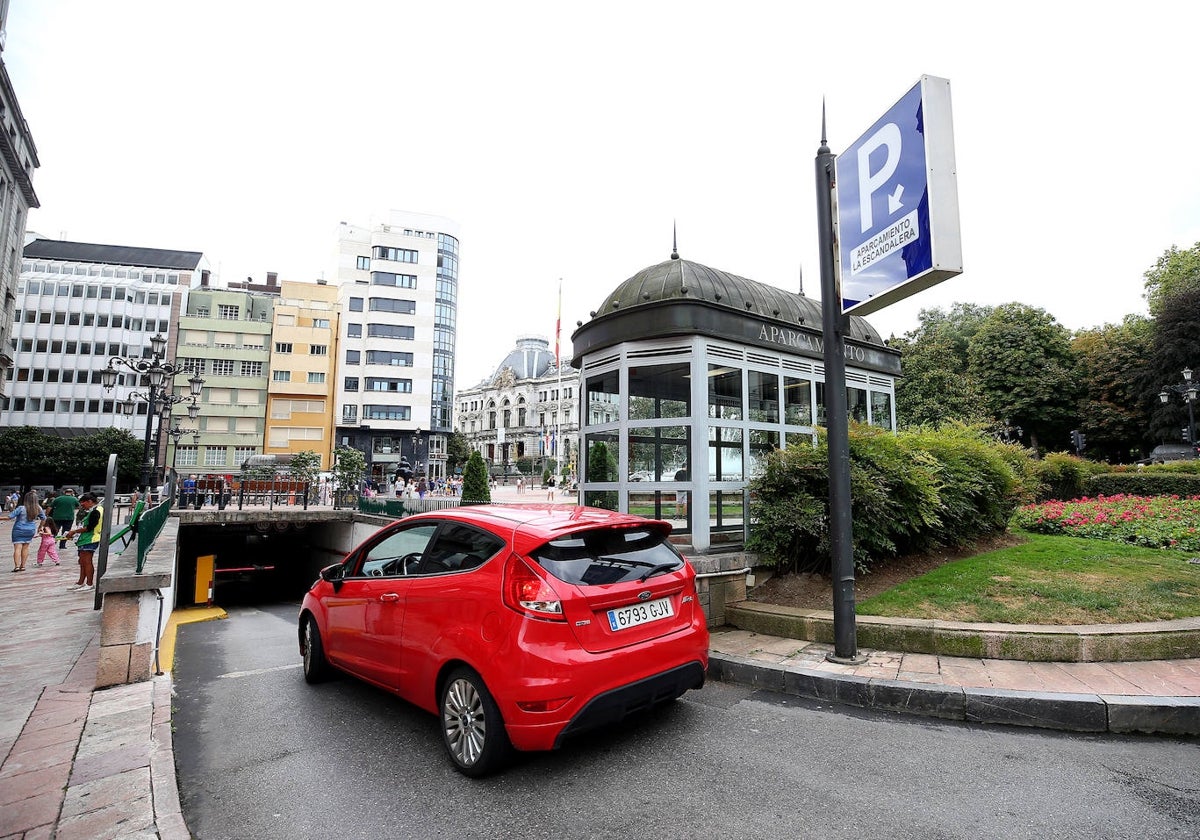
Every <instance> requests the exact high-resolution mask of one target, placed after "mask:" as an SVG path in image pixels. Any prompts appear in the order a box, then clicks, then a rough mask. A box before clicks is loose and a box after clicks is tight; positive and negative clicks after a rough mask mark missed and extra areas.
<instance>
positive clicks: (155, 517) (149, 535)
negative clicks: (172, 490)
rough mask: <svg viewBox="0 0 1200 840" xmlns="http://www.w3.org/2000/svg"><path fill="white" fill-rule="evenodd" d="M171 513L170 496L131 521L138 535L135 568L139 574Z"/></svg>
mask: <svg viewBox="0 0 1200 840" xmlns="http://www.w3.org/2000/svg"><path fill="white" fill-rule="evenodd" d="M138 504H141V502H139V503H138ZM170 513H171V498H170V497H169V496H168V497H167V498H165V499H163V500H162V501H161V502H159V503H158V504H157V505H155V506H154V507H152V508H150V509H149V510H148V511H145V512H143V513H142V515H141V516H139V517H137V518H136V519H134V520H132V521H131V522H130V523H129V528H130V530H132V531H133V532H134V533H135V534H136V535H137V567H136V569H135V571H136V572H137V574H139V575H140V574H141V573H142V569H144V568H145V567H146V555H147V554H148V553H149V552H150V549H151V548H153V547H154V541H155V540H156V539H158V535H159V533H161V532H162V529H163V525H166V524H167V518H168V516H170Z"/></svg>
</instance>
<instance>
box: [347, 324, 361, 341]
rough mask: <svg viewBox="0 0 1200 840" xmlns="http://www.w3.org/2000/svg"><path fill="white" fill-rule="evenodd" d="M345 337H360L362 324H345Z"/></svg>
mask: <svg viewBox="0 0 1200 840" xmlns="http://www.w3.org/2000/svg"><path fill="white" fill-rule="evenodd" d="M346 338H362V324H346Z"/></svg>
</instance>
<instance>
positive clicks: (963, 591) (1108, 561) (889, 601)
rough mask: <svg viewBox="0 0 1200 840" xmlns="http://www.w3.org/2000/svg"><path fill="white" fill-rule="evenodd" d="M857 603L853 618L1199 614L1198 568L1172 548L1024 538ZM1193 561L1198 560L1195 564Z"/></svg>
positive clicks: (1081, 620)
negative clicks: (868, 616) (1017, 543)
mask: <svg viewBox="0 0 1200 840" xmlns="http://www.w3.org/2000/svg"><path fill="white" fill-rule="evenodd" d="M1028 537H1029V541H1028V542H1027V543H1024V544H1021V545H1016V546H1012V547H1009V548H1004V549H1000V550H998V551H990V552H987V553H986V554H979V555H976V556H974V557H968V558H966V559H963V560H957V561H955V562H952V563H947V564H946V565H944V566H940V567H938V568H937V569H934V570H933V571H932V572H929V573H928V574H925V575H922V576H921V577H918V578H914V579H912V580H909V581H907V582H905V583H902V584H900V585H899V586H896V587H893V588H892V589H890V590H888V591H887V592H884V593H881V594H880V595H877V596H875V597H874V598H870V599H867V600H864V601H863V602H862V603H860V604H859V605H858V610H857V612H858V614H859V615H881V616H897V617H907V618H940V619H943V620H947V621H974V622H981V621H982V622H999V623H1004V624H1105V623H1125V622H1136V621H1158V620H1164V619H1173V618H1185V617H1189V616H1196V615H1200V563H1189V562H1188V560H1190V559H1192V558H1193V557H1194V556H1195V555H1194V554H1192V553H1189V552H1183V551H1178V550H1174V551H1172V550H1162V549H1149V548H1139V547H1137V546H1131V545H1121V544H1119V543H1114V542H1107V541H1104V540H1096V539H1082V538H1078V537H1062V536H1047V535H1042V534H1029V535H1028ZM1198 559H1200V558H1198Z"/></svg>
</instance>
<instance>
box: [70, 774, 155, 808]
mask: <svg viewBox="0 0 1200 840" xmlns="http://www.w3.org/2000/svg"><path fill="white" fill-rule="evenodd" d="M149 790H150V768H149V767H139V768H135V769H133V770H126V771H125V772H124V773H118V774H116V775H114V776H105V777H104V778H102V779H96V780H95V781H92V782H88V783H87V784H82V785H72V786H71V787H69V788H68V789H67V795H66V797H65V798H64V799H63V818H64V819H65V818H67V817H70V816H75V815H77V814H86V813H87V812H88V811H95V810H97V809H100V808H110V807H112V806H113V805H116V804H118V803H120V802H124V801H126V800H133V799H139V798H144V797H145V796H146V795H147V793H148V792H149Z"/></svg>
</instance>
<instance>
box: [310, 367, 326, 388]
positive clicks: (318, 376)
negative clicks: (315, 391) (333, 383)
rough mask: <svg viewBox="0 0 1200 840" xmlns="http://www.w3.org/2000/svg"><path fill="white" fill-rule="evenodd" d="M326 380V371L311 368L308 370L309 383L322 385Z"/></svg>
mask: <svg viewBox="0 0 1200 840" xmlns="http://www.w3.org/2000/svg"><path fill="white" fill-rule="evenodd" d="M324 382H325V374H324V372H322V371H313V370H310V371H309V372H308V384H309V385H322V384H324Z"/></svg>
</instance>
